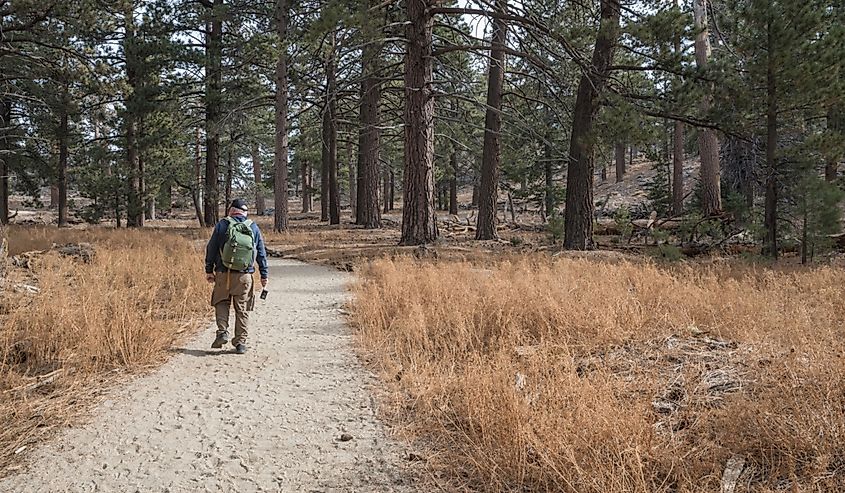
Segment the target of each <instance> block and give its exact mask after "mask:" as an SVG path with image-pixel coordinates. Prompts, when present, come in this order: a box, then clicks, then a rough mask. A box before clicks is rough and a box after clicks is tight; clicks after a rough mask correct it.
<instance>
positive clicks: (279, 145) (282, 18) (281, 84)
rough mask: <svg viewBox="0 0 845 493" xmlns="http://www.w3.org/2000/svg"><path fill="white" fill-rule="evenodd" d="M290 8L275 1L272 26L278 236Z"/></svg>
mask: <svg viewBox="0 0 845 493" xmlns="http://www.w3.org/2000/svg"><path fill="white" fill-rule="evenodd" d="M289 13H290V5H289V4H288V0H276V8H275V10H274V22H275V24H276V35H277V37H278V43H279V45H278V52H279V53H278V59H277V60H276V101H275V102H276V120H275V123H276V136H275V141H274V145H275V157H274V159H273V171H274V178H273V195H274V201H275V203H274V206H275V213H274V217H273V230H274V231H276V232H278V233H281V232H284V231H287V230H288V61H287V35H288V16H289Z"/></svg>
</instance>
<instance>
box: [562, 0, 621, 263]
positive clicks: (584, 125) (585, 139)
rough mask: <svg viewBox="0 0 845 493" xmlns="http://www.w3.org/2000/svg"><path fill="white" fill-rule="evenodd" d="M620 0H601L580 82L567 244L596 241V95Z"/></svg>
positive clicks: (616, 29) (572, 147)
mask: <svg viewBox="0 0 845 493" xmlns="http://www.w3.org/2000/svg"><path fill="white" fill-rule="evenodd" d="M619 10H620V5H619V0H602V1H601V25H600V27H599V30H598V33H597V35H596V46H595V49H594V50H593V58H592V61H591V63H590V66H589V67H588V68H587V71H586V72H585V73H584V74H583V75H582V76H581V81H580V82H579V83H578V93H577V95H576V98H575V109H574V120H573V124H572V136H571V140H570V143H569V167H568V168H567V172H566V210H565V213H564V228H565V232H564V239H563V246H564V248H567V249H570V250H586V249H592V248H593V247H594V245H593V211H594V208H595V204H594V203H593V170H594V167H595V163H594V155H593V154H594V149H593V135H592V134H593V121H594V119H595V115H596V111H597V110H598V101H597V99H598V98H599V96H600V95H601V91H602V89H604V85H605V83H606V82H607V77H608V73H609V67H610V63H611V61H612V60H613V52H614V50H615V47H616V42H617V37H618V32H619V16H620V12H619Z"/></svg>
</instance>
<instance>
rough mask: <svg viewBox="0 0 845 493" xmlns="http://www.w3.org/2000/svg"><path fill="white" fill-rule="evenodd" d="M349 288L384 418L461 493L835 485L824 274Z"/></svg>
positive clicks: (844, 386) (835, 281)
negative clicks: (426, 450)
mask: <svg viewBox="0 0 845 493" xmlns="http://www.w3.org/2000/svg"><path fill="white" fill-rule="evenodd" d="M355 294H356V301H355V302H354V307H353V320H354V322H355V323H356V325H357V327H358V328H359V338H360V341H361V343H362V344H363V346H364V347H365V348H366V349H367V350H369V351H370V352H371V353H373V354H374V355H375V357H376V362H377V364H378V365H379V367H380V369H381V370H382V375H383V376H384V378H385V379H387V380H388V381H390V382H394V384H393V385H394V390H395V393H394V394H393V395H394V397H395V399H396V401H395V404H396V407H395V410H396V414H395V416H396V417H397V419H398V420H399V421H400V422H403V423H404V424H405V425H406V426H407V427H408V428H409V431H410V432H412V433H414V434H418V435H419V436H421V437H422V438H424V439H425V440H424V441H425V443H428V444H429V446H430V447H431V448H432V449H433V450H434V451H436V452H438V453H436V454H433V455H432V457H431V459H430V460H431V462H432V467H434V468H439V467H443V468H445V469H448V470H450V471H451V473H450V474H449V477H450V478H451V480H452V481H453V482H456V483H458V486H460V487H462V488H470V489H478V490H484V491H573V492H596V493H598V492H607V493H613V492H620V493H621V492H712V491H719V490H720V489H721V488H722V487H723V482H724V486H725V487H727V488H735V489H734V490H731V491H736V492H745V491H754V492H763V491H841V490H842V489H843V488H845V383H843V381H842V378H841V376H842V374H843V372H845V363H843V359H842V349H843V343H842V340H843V319H845V272H842V271H841V270H835V269H831V268H820V269H815V270H791V271H790V270H780V271H774V270H763V269H760V270H755V269H754V268H751V267H739V266H736V265H728V264H721V265H711V266H682V267H676V268H671V269H665V268H661V267H658V266H656V265H652V264H649V263H631V262H627V261H620V262H614V263H607V262H595V261H590V260H573V259H558V260H548V259H540V258H529V259H524V260H520V261H515V262H503V263H500V264H498V265H495V266H493V267H492V268H490V269H480V268H478V267H474V266H472V265H469V264H466V263H445V262H444V263H435V264H432V263H420V262H414V261H411V260H402V261H387V260H382V261H377V262H374V263H373V264H372V265H371V267H370V268H369V269H367V270H366V271H365V272H364V274H363V280H362V281H361V282H360V283H359V284H358V285H357V287H356V288H355ZM726 465H727V468H726ZM723 476H724V478H723ZM734 476H736V477H737V478H736V479H733V478H732V477H734Z"/></svg>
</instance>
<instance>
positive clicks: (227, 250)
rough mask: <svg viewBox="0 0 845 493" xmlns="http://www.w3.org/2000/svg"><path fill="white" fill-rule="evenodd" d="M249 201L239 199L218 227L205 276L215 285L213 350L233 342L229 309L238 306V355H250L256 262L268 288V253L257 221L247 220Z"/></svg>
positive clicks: (210, 245) (208, 247)
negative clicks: (248, 353)
mask: <svg viewBox="0 0 845 493" xmlns="http://www.w3.org/2000/svg"><path fill="white" fill-rule="evenodd" d="M247 214H248V209H247V205H246V201H245V200H243V199H235V200H233V201H232V205H231V206H230V207H229V215H228V216H227V217H225V218H223V219H222V220H220V222H219V223H217V225H216V226H215V227H214V232H213V233H212V234H211V239H210V240H208V245H206V248H205V274H206V279H208V282H210V283H214V290H213V291H212V293H211V305H212V306H213V307H214V315H215V318H216V319H217V337H216V338H215V339H214V343H212V344H211V347H212V348H214V349H220V348H222V347H223V346H224V345H225V344H226V343H227V342H229V306H230V305H232V304H234V305H235V337H234V339H232V345H233V346H235V352H236V353H238V354H244V353H245V352H246V338H247V335H249V312H251V311H252V309H253V307H254V306H255V291H254V289H253V279H252V275H253V274H254V273H255V263H256V261H257V262H258V271H259V272H260V273H261V286H262V287H266V286H267V274H268V272H267V251H266V250H265V249H264V238H262V237H261V230H259V229H258V225H257V224H255V222H253V221H251V220H249V219H247V217H246V216H247Z"/></svg>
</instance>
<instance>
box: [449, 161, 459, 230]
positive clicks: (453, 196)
mask: <svg viewBox="0 0 845 493" xmlns="http://www.w3.org/2000/svg"><path fill="white" fill-rule="evenodd" d="M449 168H450V169H449V171H450V173H449V214H454V215H457V214H458V151H456V150H454V149H452V154H451V156H449Z"/></svg>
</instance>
